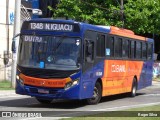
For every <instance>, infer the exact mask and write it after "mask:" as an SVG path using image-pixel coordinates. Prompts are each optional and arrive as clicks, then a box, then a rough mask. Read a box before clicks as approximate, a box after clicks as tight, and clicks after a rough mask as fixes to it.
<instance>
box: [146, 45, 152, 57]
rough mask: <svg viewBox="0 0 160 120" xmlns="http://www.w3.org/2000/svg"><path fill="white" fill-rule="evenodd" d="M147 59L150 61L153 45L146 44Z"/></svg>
mask: <svg viewBox="0 0 160 120" xmlns="http://www.w3.org/2000/svg"><path fill="white" fill-rule="evenodd" d="M147 50H148V51H147V59H148V60H152V52H153V44H151V43H148V49H147Z"/></svg>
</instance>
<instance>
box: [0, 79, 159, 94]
mask: <svg viewBox="0 0 160 120" xmlns="http://www.w3.org/2000/svg"><path fill="white" fill-rule="evenodd" d="M152 86H160V81H152ZM14 95H16V93H15V90H0V97H3V96H14Z"/></svg>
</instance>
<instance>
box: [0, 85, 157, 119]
mask: <svg viewBox="0 0 160 120" xmlns="http://www.w3.org/2000/svg"><path fill="white" fill-rule="evenodd" d="M156 104H160V82H154V83H153V85H152V86H151V87H148V88H145V89H142V90H140V91H138V93H137V96H136V97H134V98H131V97H128V96H127V95H126V94H123V95H115V96H108V97H104V98H103V99H102V100H101V102H100V103H99V104H97V105H87V104H86V103H85V101H84V100H82V101H78V100H70V101H64V100H58V101H53V103H51V104H40V103H39V102H38V101H37V100H36V99H35V98H32V97H30V96H22V95H16V94H13V95H10V96H0V111H21V112H26V111H28V112H37V111H39V112H41V111H42V112H44V111H47V112H46V113H45V117H46V116H49V117H52V116H55V117H63V116H64V117H66V116H76V115H80V114H81V113H82V112H86V114H87V113H88V112H97V111H118V110H124V109H129V108H136V107H141V106H150V105H156ZM42 116H43V115H42Z"/></svg>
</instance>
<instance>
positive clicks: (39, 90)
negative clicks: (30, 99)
mask: <svg viewBox="0 0 160 120" xmlns="http://www.w3.org/2000/svg"><path fill="white" fill-rule="evenodd" d="M38 93H44V94H49V91H48V90H44V89H38Z"/></svg>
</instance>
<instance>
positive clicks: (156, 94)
mask: <svg viewBox="0 0 160 120" xmlns="http://www.w3.org/2000/svg"><path fill="white" fill-rule="evenodd" d="M142 96H160V94H158V93H153V94H146V95H142Z"/></svg>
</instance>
